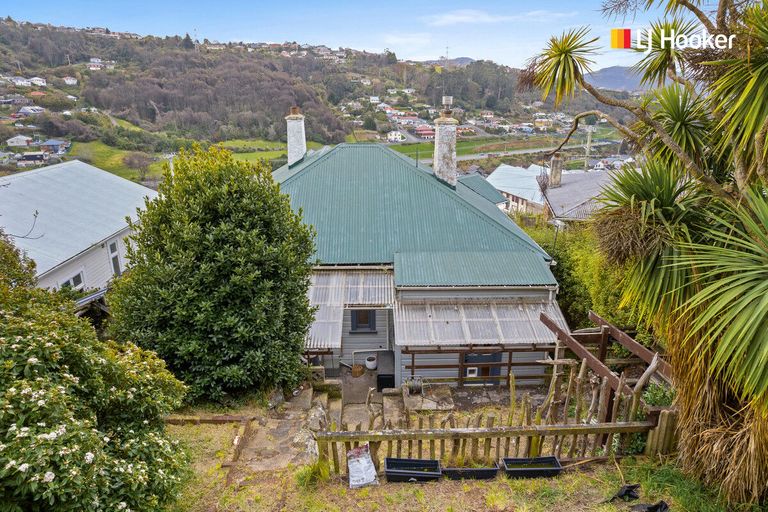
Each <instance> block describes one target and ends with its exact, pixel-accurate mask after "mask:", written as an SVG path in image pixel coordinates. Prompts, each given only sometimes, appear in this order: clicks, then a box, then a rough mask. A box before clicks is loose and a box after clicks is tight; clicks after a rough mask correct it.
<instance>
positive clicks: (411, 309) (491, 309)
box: [395, 300, 568, 347]
mask: <svg viewBox="0 0 768 512" xmlns="http://www.w3.org/2000/svg"><path fill="white" fill-rule="evenodd" d="M542 312H543V313H546V314H547V315H548V316H549V317H550V318H552V319H553V320H554V321H555V322H557V324H558V325H560V327H562V328H563V329H565V330H568V325H567V324H566V322H565V319H564V318H563V314H562V312H561V311H560V308H559V307H558V306H557V303H556V302H543V301H537V302H527V301H524V300H518V301H490V302H488V301H483V302H426V303H424V302H422V303H408V302H399V303H398V304H397V307H396V309H395V343H396V344H397V345H398V346H401V347H409V346H410V347H419V346H422V347H423V346H439V347H449V346H467V345H531V344H535V345H549V344H553V343H555V335H554V334H553V333H552V331H550V330H549V329H548V328H547V327H546V326H545V325H544V324H543V323H541V322H540V321H539V315H540V314H541V313H542Z"/></svg>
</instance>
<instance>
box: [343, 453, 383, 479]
mask: <svg viewBox="0 0 768 512" xmlns="http://www.w3.org/2000/svg"><path fill="white" fill-rule="evenodd" d="M347 467H348V469H349V488H350V489H359V488H361V487H366V486H369V485H379V478H378V476H376V467H375V466H374V465H373V459H371V450H370V448H369V447H368V445H367V444H364V445H362V446H358V447H357V448H352V449H351V450H349V451H348V452H347Z"/></svg>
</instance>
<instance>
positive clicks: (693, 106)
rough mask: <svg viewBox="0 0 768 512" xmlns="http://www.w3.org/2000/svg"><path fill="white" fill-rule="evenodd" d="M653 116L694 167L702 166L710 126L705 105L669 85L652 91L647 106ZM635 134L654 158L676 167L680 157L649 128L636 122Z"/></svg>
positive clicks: (701, 101)
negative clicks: (687, 156)
mask: <svg viewBox="0 0 768 512" xmlns="http://www.w3.org/2000/svg"><path fill="white" fill-rule="evenodd" d="M650 109H651V110H652V111H653V114H652V117H653V119H654V120H656V121H658V122H659V124H661V126H662V127H663V128H664V131H666V132H667V133H668V134H669V135H670V137H672V139H673V140H674V141H675V143H677V145H678V146H680V148H681V149H682V150H683V151H685V153H686V154H687V155H689V156H690V157H691V158H692V159H693V160H694V161H695V162H696V163H697V164H699V165H700V166H705V160H706V158H707V153H708V150H709V144H710V137H709V134H710V133H711V131H712V126H711V125H712V123H711V120H710V118H709V113H708V110H707V104H706V102H705V101H704V100H702V99H701V98H700V97H699V96H698V95H696V94H695V93H692V92H691V91H690V90H689V89H688V88H687V87H683V86H681V85H679V84H672V85H668V86H666V87H663V88H661V89H657V90H656V91H654V100H653V102H652V103H651V105H650ZM634 129H635V131H636V132H638V133H640V134H641V136H643V137H644V138H645V139H646V140H647V141H648V146H647V149H648V150H649V151H650V153H651V154H652V155H653V157H654V159H657V160H659V161H661V162H663V163H664V164H665V165H667V166H676V165H679V164H680V162H679V158H678V157H677V156H676V155H675V153H674V152H673V151H672V150H670V149H669V147H668V146H667V145H666V144H664V142H663V141H661V140H660V139H659V138H658V136H656V133H655V132H654V131H653V129H652V128H650V127H649V126H648V125H646V124H644V123H637V124H636V125H635V127H634Z"/></svg>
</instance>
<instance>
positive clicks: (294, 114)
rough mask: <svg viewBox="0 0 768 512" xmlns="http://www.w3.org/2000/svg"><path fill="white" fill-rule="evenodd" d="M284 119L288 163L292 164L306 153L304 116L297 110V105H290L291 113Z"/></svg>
mask: <svg viewBox="0 0 768 512" xmlns="http://www.w3.org/2000/svg"><path fill="white" fill-rule="evenodd" d="M285 120H286V122H287V124H288V127H287V130H288V165H293V164H295V163H296V162H298V161H299V160H301V159H302V158H304V155H305V154H306V153H307V138H306V136H305V135H304V116H303V115H301V113H300V112H299V107H291V113H290V114H289V115H288V116H286V118H285Z"/></svg>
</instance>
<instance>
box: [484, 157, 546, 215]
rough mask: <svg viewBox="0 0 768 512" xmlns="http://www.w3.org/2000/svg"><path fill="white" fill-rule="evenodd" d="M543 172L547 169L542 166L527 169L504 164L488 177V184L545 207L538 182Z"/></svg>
mask: <svg viewBox="0 0 768 512" xmlns="http://www.w3.org/2000/svg"><path fill="white" fill-rule="evenodd" d="M542 172H546V169H545V168H544V167H542V166H540V165H531V166H529V167H528V168H525V167H516V166H512V165H507V164H502V165H500V166H498V167H497V168H496V169H495V170H494V171H493V172H492V173H491V174H490V176H488V183H490V184H491V185H493V186H494V187H496V188H497V189H498V190H501V191H502V192H506V193H507V194H511V195H513V196H517V197H520V198H523V199H525V200H527V201H528V202H530V203H536V204H540V205H542V206H544V195H543V194H542V193H541V188H540V187H539V182H538V181H537V180H536V178H538V176H539V175H540V174H541V173H542Z"/></svg>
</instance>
